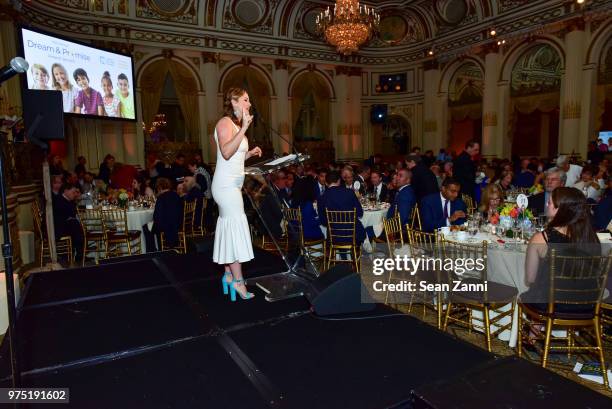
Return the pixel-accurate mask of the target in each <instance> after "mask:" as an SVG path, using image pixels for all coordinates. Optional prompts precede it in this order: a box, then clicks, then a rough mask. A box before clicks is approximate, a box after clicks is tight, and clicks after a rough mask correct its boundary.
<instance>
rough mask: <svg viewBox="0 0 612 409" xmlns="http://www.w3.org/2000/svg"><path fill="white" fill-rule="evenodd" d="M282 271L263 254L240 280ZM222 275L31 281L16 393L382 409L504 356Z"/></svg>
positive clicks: (147, 268)
mask: <svg viewBox="0 0 612 409" xmlns="http://www.w3.org/2000/svg"><path fill="white" fill-rule="evenodd" d="M282 267H283V265H282V263H281V261H280V260H279V259H278V258H276V257H274V256H272V255H270V254H268V253H264V252H262V251H256V259H255V260H254V261H253V262H250V263H248V264H247V265H245V275H246V276H247V277H254V276H257V275H262V274H269V273H271V272H276V271H281V270H282ZM220 277H221V274H220V269H219V268H218V266H216V265H215V264H213V263H212V262H211V260H210V255H208V254H200V255H198V254H189V255H185V256H178V255H170V254H162V255H158V256H156V257H155V258H152V259H138V260H134V261H126V262H122V263H119V264H108V265H102V266H98V267H90V268H84V269H74V270H62V271H57V272H49V273H39V274H34V275H32V276H31V277H30V278H29V280H28V282H27V287H26V291H25V296H24V298H23V299H22V304H21V308H20V312H19V320H18V325H19V338H18V343H19V345H20V357H21V364H22V368H21V369H22V372H23V382H22V383H23V385H22V386H24V387H68V388H70V404H69V405H65V404H64V405H61V406H60V405H57V406H58V407H63V408H65V407H74V408H145V407H146V408H269V407H285V408H309V409H310V408H337V407H349V408H384V407H389V406H391V405H394V404H396V403H397V402H401V401H406V400H407V399H408V398H409V397H410V392H411V390H413V389H417V388H422V387H425V386H427V385H430V384H432V383H433V382H439V381H440V380H442V379H449V378H451V377H454V376H459V375H460V374H462V373H464V372H465V371H467V370H470V369H472V368H474V367H478V366H479V365H483V364H486V363H488V362H493V361H494V360H495V359H496V358H495V357H494V356H493V355H491V354H489V353H487V352H486V351H484V350H482V349H479V348H477V347H475V346H472V345H469V344H466V343H464V342H461V341H458V340H456V339H454V338H452V337H451V336H449V335H447V334H443V333H441V332H439V331H437V330H435V329H434V328H431V327H430V326H428V325H426V324H424V323H422V322H420V321H418V320H416V319H414V318H411V317H408V316H405V315H398V314H394V313H393V311H392V310H390V309H387V308H385V307H382V306H381V307H378V308H377V309H376V310H375V311H374V312H369V313H367V314H359V315H351V316H343V317H326V318H322V317H317V316H315V315H313V314H311V313H310V311H309V308H310V305H309V304H308V302H307V301H306V300H305V299H303V298H294V299H290V300H285V301H281V302H276V303H268V302H266V301H265V299H264V297H263V293H261V292H257V291H258V290H255V291H256V292H257V296H256V298H255V299H253V300H249V301H243V300H238V301H237V302H234V303H232V302H230V300H229V298H228V297H227V296H224V295H223V294H222V292H221V283H220V282H219V281H220ZM6 341H7V339H6V338H5V340H4V342H3V344H2V346H1V348H0V379H1V381H0V387H7V386H9V385H10V380H9V376H10V367H9V359H8V342H6ZM576 387H578V388H582V389H584V391H585V393H586V392H590V391H588V390H586V388H583V387H581V386H579V385H576ZM581 392H583V391H582V390H581ZM592 393H593V394H594V395H597V394H595V393H594V392H592ZM53 406H54V405H52V404H47V406H46V407H53ZM23 407H34V406H33V405H32V406H23ZM593 407H597V406H593Z"/></svg>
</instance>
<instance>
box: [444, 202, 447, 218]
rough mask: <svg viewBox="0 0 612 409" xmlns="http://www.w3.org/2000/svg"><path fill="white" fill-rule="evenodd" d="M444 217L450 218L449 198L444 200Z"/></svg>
mask: <svg viewBox="0 0 612 409" xmlns="http://www.w3.org/2000/svg"><path fill="white" fill-rule="evenodd" d="M444 219H448V199H446V200H444Z"/></svg>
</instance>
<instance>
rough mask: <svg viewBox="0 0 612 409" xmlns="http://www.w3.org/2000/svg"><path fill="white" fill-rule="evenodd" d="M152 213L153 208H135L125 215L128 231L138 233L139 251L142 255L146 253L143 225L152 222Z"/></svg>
mask: <svg viewBox="0 0 612 409" xmlns="http://www.w3.org/2000/svg"><path fill="white" fill-rule="evenodd" d="M154 211H155V208H154V207H150V208H136V209H134V210H128V211H127V213H126V214H127V224H128V229H129V230H138V231H140V240H141V246H140V250H141V253H142V254H144V253H146V252H147V249H146V240H145V239H144V231H143V226H144V225H145V224H148V223H152V222H153V212H154Z"/></svg>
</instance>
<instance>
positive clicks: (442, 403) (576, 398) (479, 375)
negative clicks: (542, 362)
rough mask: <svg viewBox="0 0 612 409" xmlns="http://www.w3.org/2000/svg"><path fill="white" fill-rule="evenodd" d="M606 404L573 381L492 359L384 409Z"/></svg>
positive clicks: (530, 366) (508, 359) (604, 399)
mask: <svg viewBox="0 0 612 409" xmlns="http://www.w3.org/2000/svg"><path fill="white" fill-rule="evenodd" d="M609 407H610V400H609V398H607V397H606V396H604V395H602V394H600V393H597V392H595V391H593V390H591V389H589V388H587V387H585V386H582V385H580V384H579V383H577V382H576V381H572V380H570V379H567V378H564V377H562V376H561V375H557V374H556V373H554V372H552V371H551V370H549V369H545V368H542V367H541V366H539V365H536V364H533V363H531V362H529V361H527V360H525V359H521V358H517V357H514V356H511V357H506V358H500V359H492V360H490V361H488V362H486V363H484V364H482V365H478V366H476V367H474V368H473V369H470V370H468V371H467V372H465V373H463V374H462V375H459V376H457V377H451V378H450V379H449V378H447V379H444V380H440V381H437V382H430V383H427V384H425V385H424V386H422V387H420V388H417V389H416V390H414V391H412V394H411V399H410V400H409V401H406V402H403V403H400V404H397V405H394V406H390V407H389V408H388V409H450V408H453V409H472V408H483V409H484V408H514V409H532V408H609Z"/></svg>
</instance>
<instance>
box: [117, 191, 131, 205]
mask: <svg viewBox="0 0 612 409" xmlns="http://www.w3.org/2000/svg"><path fill="white" fill-rule="evenodd" d="M129 199H130V196H129V194H128V192H127V190H125V189H119V193H118V195H117V203H118V205H119V207H121V208H122V209H125V208H126V207H127V205H128V200H129Z"/></svg>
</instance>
